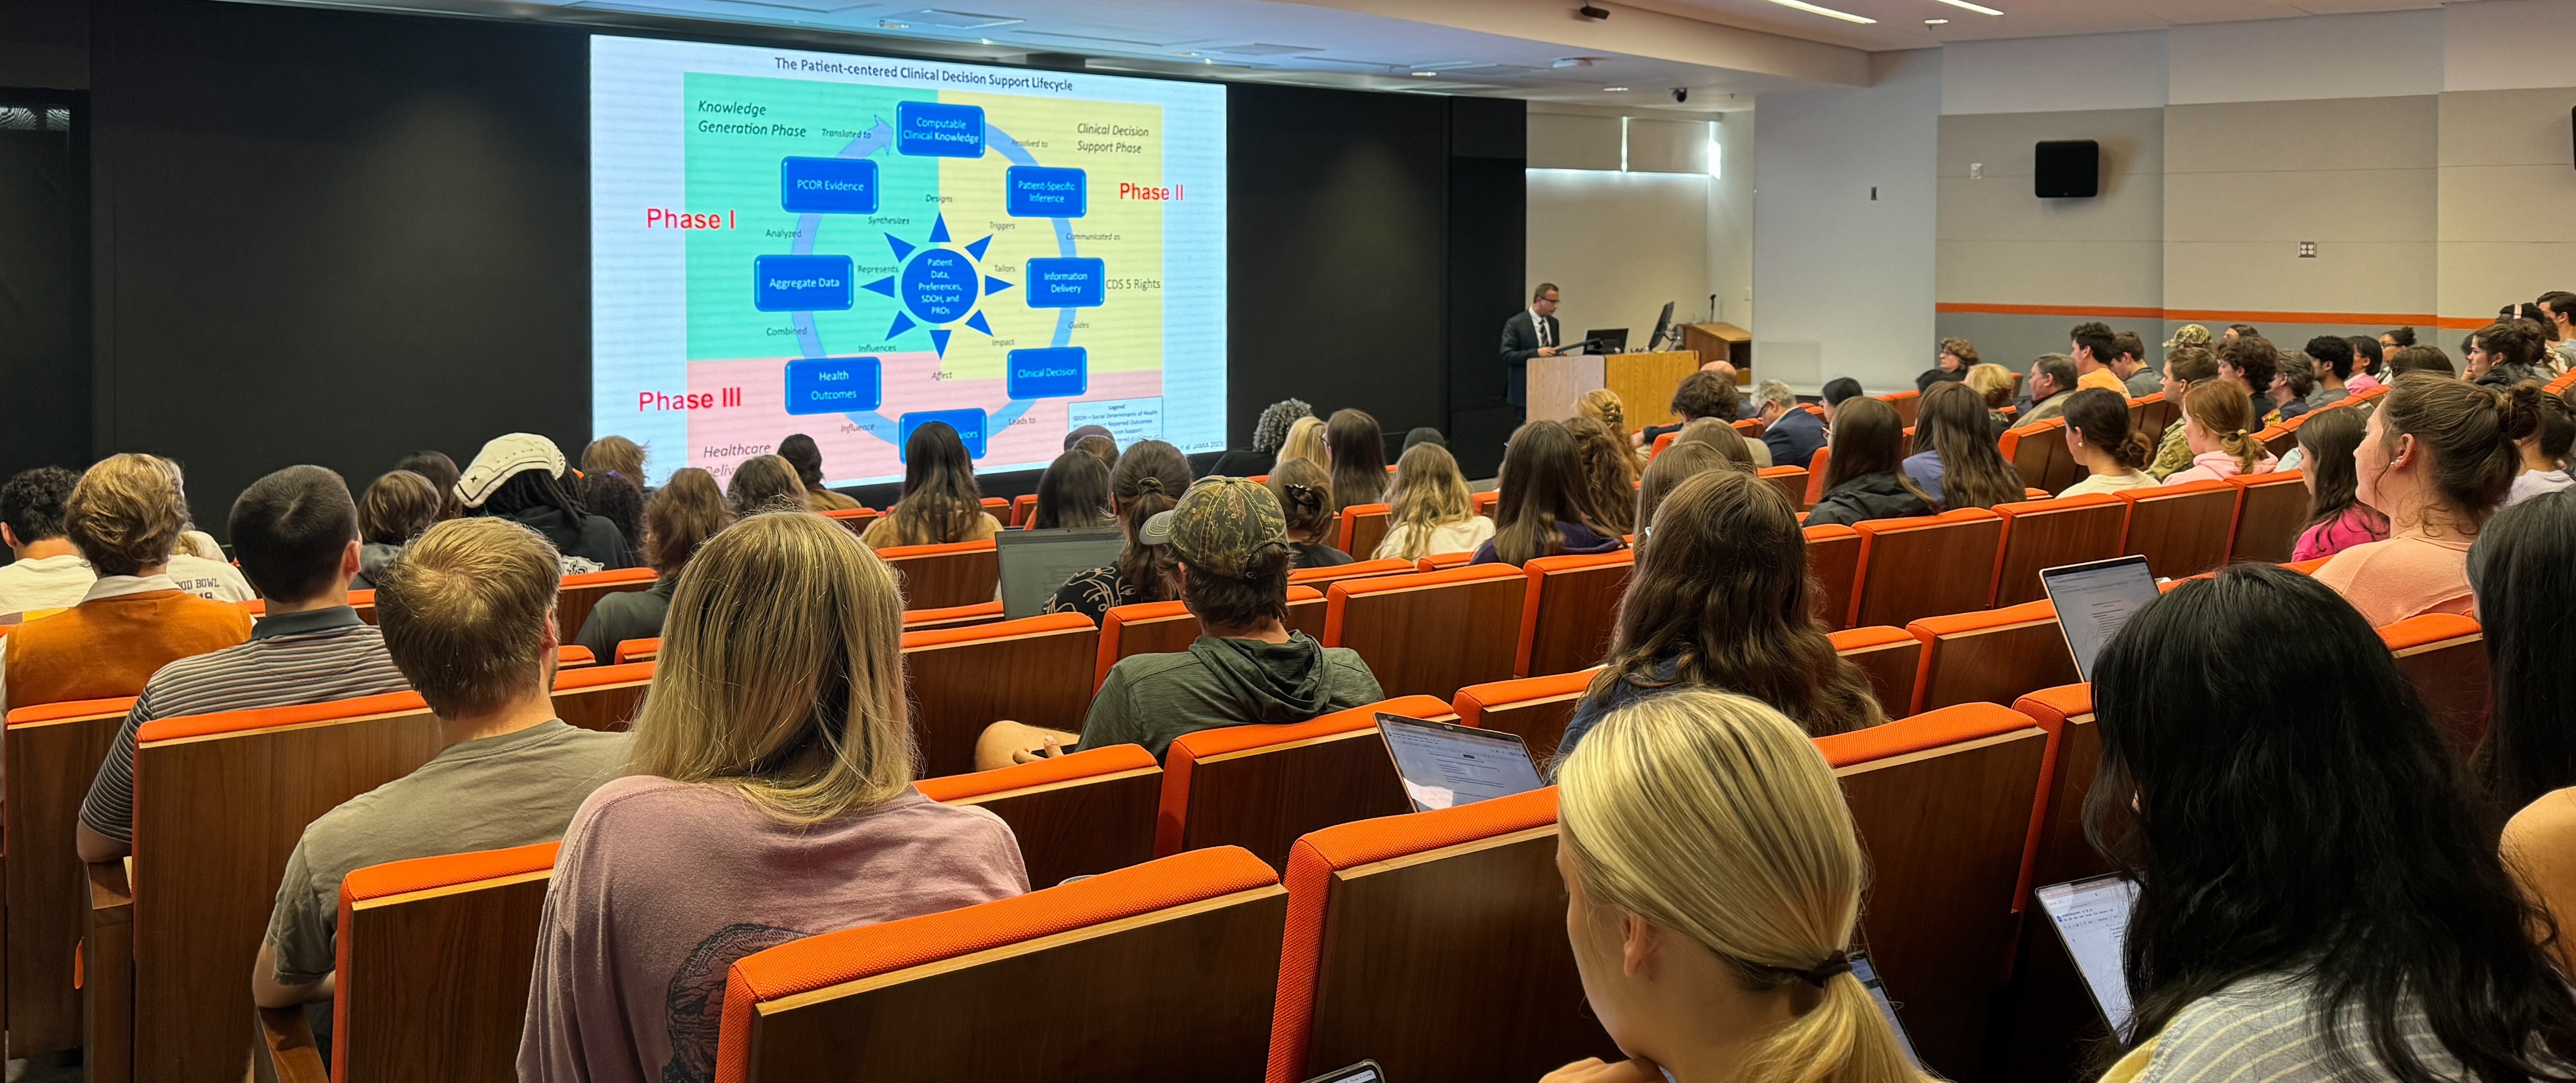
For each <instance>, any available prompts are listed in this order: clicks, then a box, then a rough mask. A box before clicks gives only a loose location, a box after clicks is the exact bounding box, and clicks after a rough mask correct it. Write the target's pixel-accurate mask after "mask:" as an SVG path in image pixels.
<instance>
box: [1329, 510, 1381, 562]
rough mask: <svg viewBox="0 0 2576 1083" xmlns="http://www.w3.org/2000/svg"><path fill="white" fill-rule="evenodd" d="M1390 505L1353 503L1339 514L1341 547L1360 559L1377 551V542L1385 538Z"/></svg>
mask: <svg viewBox="0 0 2576 1083" xmlns="http://www.w3.org/2000/svg"><path fill="white" fill-rule="evenodd" d="M1389 508H1390V505H1386V504H1353V505H1351V506H1350V507H1347V508H1343V509H1342V514H1341V521H1342V534H1341V549H1342V551H1343V552H1345V553H1349V554H1350V555H1351V556H1353V557H1356V558H1358V559H1360V560H1367V559H1369V557H1370V555H1371V554H1374V553H1376V552H1377V543H1379V542H1382V541H1385V540H1386V527H1387V519H1388V517H1389V514H1390V512H1389Z"/></svg>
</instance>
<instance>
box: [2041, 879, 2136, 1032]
mask: <svg viewBox="0 0 2576 1083" xmlns="http://www.w3.org/2000/svg"><path fill="white" fill-rule="evenodd" d="M2137 900H2138V885H2137V883H2136V882H2135V881H2132V880H2128V879H2125V878H2123V877H2118V876H2104V877H2099V878H2097V879H2092V880H2077V881H2075V882H2073V883H2066V884H2058V885H2055V886H2052V887H2044V888H2041V889H2039V906H2040V909H2042V910H2045V911H2047V912H2048V921H2049V924H2050V925H2052V926H2054V927H2055V928H2056V929H2057V939H2058V941H2059V942H2060V943H2063V944H2065V945H2066V954H2067V956H2068V957H2070V958H2072V959H2074V960H2075V970H2076V972H2077V973H2079V974H2082V975H2083V976H2084V987H2085V988H2086V989H2088V990H2091V991H2092V993H2093V1004H2094V1006H2095V1007H2097V1008H2099V1009H2101V1011H2102V1021H2103V1022H2105V1023H2108V1024H2110V1025H2111V1033H2113V1034H2117V1035H2126V1034H2127V1033H2128V1027H2129V981H2128V976H2127V970H2126V969H2125V968H2124V967H2123V966H2122V965H2121V961H2120V960H2121V954H2120V952H2121V948H2122V947H2123V946H2124V945H2125V944H2126V943H2127V941H2128V935H2129V908H2130V907H2131V906H2133V905H2135V904H2136V903H2137Z"/></svg>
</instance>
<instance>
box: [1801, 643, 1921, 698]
mask: <svg viewBox="0 0 2576 1083" xmlns="http://www.w3.org/2000/svg"><path fill="white" fill-rule="evenodd" d="M1825 638H1827V639H1829V640H1832V641H1833V644H1834V653H1835V654H1837V655H1840V656H1842V659H1843V660H1844V661H1846V662H1850V663H1851V664H1853V665H1855V666H1859V667H1860V671H1861V672H1862V673H1863V674H1865V675H1867V676H1868V677H1869V689H1870V692H1871V693H1872V694H1873V695H1875V696H1876V697H1877V698H1878V709H1879V710H1880V711H1881V712H1882V713H1884V714H1886V715H1887V717H1889V718H1903V717H1905V716H1906V715H1909V714H1912V713H1914V674H1915V671H1916V670H1917V669H1919V668H1921V666H1922V660H1923V643H1922V641H1921V640H1918V639H1916V638H1914V636H1913V635H1912V634H1911V633H1909V632H1907V631H1906V630H1905V629H1903V628H1892V627H1889V626H1887V625H1883V624H1882V625H1876V626H1873V627H1868V628H1850V629H1845V630H1843V631H1839V632H1831V633H1828V634H1827V635H1826V636H1825Z"/></svg>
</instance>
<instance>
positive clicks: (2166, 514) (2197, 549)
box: [2118, 478, 2244, 579]
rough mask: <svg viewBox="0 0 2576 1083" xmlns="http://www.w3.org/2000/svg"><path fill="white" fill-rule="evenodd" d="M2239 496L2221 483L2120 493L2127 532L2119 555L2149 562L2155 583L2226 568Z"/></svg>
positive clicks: (2214, 479) (2122, 539)
mask: <svg viewBox="0 0 2576 1083" xmlns="http://www.w3.org/2000/svg"><path fill="white" fill-rule="evenodd" d="M2243 492H2244V490H2243V489H2240V488H2238V487H2236V486H2234V485H2230V484H2228V483H2227V481H2226V480H2225V479H2223V478H2213V479H2211V480H2208V481H2192V482H2185V483H2183V484H2181V485H2159V486H2156V487H2155V488H2152V489H2124V490H2121V491H2120V493H2119V494H2118V496H2119V498H2120V500H2121V502H2123V503H2126V504H2127V505H2129V529H2128V532H2127V534H2126V535H2124V536H2123V537H2122V538H2121V539H2120V551H2121V552H2123V553H2136V554H2138V555H2140V556H2143V557H2145V558H2147V570H2148V571H2150V572H2153V573H2154V574H2155V575H2156V577H2157V578H2159V579H2181V578H2184V577H2186V576H2194V575H2199V574H2200V573H2202V572H2207V571H2216V570H2217V569H2218V567H2219V566H2220V565H2222V564H2225V563H2227V547H2228V544H2229V542H2231V541H2232V540H2233V539H2234V538H2235V536H2236V499H2237V496H2238V495H2239V494H2241V493H2243Z"/></svg>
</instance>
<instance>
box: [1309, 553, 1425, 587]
mask: <svg viewBox="0 0 2576 1083" xmlns="http://www.w3.org/2000/svg"><path fill="white" fill-rule="evenodd" d="M1413 570H1414V567H1413V562H1412V561H1410V560H1397V559H1396V558H1394V557H1388V558H1386V559H1385V560H1354V561H1352V562H1350V563H1348V564H1335V565H1332V566H1331V567H1325V568H1299V569H1297V570H1296V571H1293V572H1290V573H1288V585H1289V586H1292V587H1297V586H1302V587H1313V588H1315V589H1316V590H1323V589H1325V588H1326V587H1328V586H1330V585H1331V584H1334V583H1338V582H1341V581H1342V580H1345V579H1368V578H1371V577H1374V576H1380V575H1403V574H1404V573H1406V572H1410V571H1413Z"/></svg>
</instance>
